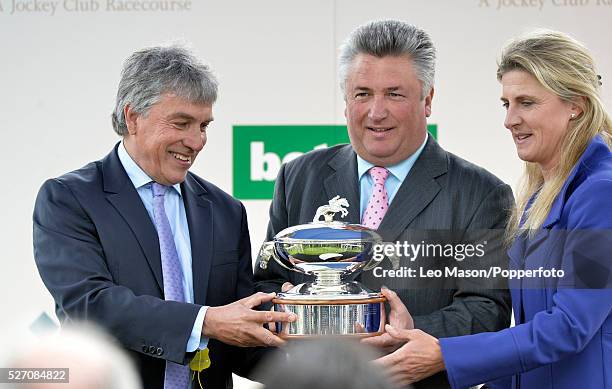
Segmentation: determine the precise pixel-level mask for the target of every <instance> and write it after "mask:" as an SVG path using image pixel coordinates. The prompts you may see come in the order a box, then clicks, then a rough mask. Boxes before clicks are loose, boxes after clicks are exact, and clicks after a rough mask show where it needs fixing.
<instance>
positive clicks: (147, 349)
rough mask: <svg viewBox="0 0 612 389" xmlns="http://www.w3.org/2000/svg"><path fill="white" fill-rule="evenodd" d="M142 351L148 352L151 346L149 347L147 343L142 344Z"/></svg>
mask: <svg viewBox="0 0 612 389" xmlns="http://www.w3.org/2000/svg"><path fill="white" fill-rule="evenodd" d="M142 351H143V352H145V353H148V352H149V348H148V347H147V345H146V344H143V345H142Z"/></svg>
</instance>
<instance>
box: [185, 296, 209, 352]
mask: <svg viewBox="0 0 612 389" xmlns="http://www.w3.org/2000/svg"><path fill="white" fill-rule="evenodd" d="M207 310H208V307H207V306H204V307H202V308H200V311H199V312H198V316H196V319H195V323H193V329H192V330H191V335H190V336H189V340H188V341H187V350H186V352H188V353H189V352H194V351H196V350H202V349H205V348H206V346H207V345H208V338H207V337H203V336H202V329H203V328H204V318H205V317H206V311H207Z"/></svg>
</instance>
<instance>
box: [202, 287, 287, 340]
mask: <svg viewBox="0 0 612 389" xmlns="http://www.w3.org/2000/svg"><path fill="white" fill-rule="evenodd" d="M275 296H276V294H275V293H262V292H259V293H255V294H253V295H251V296H248V297H245V298H243V299H241V300H238V301H236V302H233V303H231V304H227V305H223V306H220V307H209V308H208V310H207V311H206V316H205V317H204V326H203V328H202V334H203V335H204V336H206V337H209V338H214V339H217V340H219V341H221V342H223V343H226V344H230V345H233V346H242V347H254V346H276V347H278V346H282V345H283V344H284V343H285V341H284V340H282V339H281V338H279V337H278V336H276V335H275V334H274V333H272V332H271V331H269V330H267V329H265V328H264V327H263V324H264V323H269V322H293V321H295V320H296V319H297V317H296V316H295V314H293V313H289V312H273V311H256V310H253V309H252V308H254V307H256V306H258V305H260V304H262V303H265V302H268V301H270V300H272V299H273V298H274V297H275Z"/></svg>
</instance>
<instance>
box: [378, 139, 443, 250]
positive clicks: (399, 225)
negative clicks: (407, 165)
mask: <svg viewBox="0 0 612 389" xmlns="http://www.w3.org/2000/svg"><path fill="white" fill-rule="evenodd" d="M447 169H448V166H447V158H446V152H445V151H444V150H442V148H441V147H440V146H439V145H438V143H437V142H436V141H435V140H434V139H433V138H432V137H431V136H429V139H428V140H427V144H426V145H425V148H424V149H423V152H422V153H421V155H420V156H419V158H418V159H417V160H416V162H415V163H414V166H413V167H412V169H410V173H408V175H407V176H406V179H404V182H403V183H402V185H401V186H400V187H399V189H398V191H397V193H396V195H395V197H394V198H393V201H392V202H391V205H390V206H389V209H388V210H387V213H386V215H385V217H384V218H383V220H382V222H381V224H380V227H379V230H380V231H381V232H382V235H383V236H384V237H385V239H386V240H388V241H395V240H396V239H397V238H398V237H399V236H400V234H401V233H402V232H403V231H404V230H405V229H406V227H408V225H409V224H410V223H411V222H412V221H413V220H414V219H415V217H417V215H418V214H419V213H421V211H423V209H425V207H427V205H428V204H429V203H430V202H431V201H432V200H433V199H434V198H435V197H436V195H437V194H438V192H440V185H439V184H438V183H437V182H436V180H435V178H437V177H439V176H441V175H442V174H445V173H446V171H447Z"/></svg>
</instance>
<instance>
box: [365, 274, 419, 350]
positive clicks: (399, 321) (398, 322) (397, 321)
mask: <svg viewBox="0 0 612 389" xmlns="http://www.w3.org/2000/svg"><path fill="white" fill-rule="evenodd" d="M380 292H381V293H382V294H383V296H385V297H386V298H387V302H388V303H389V307H390V308H391V310H390V312H389V316H388V317H389V324H390V325H391V326H392V327H394V328H402V329H408V330H411V329H413V328H414V321H413V320H412V315H411V314H410V312H408V309H407V308H406V306H405V305H404V303H403V302H402V300H401V299H400V298H399V296H398V295H397V293H395V292H394V291H392V290H391V289H389V288H387V287H385V286H383V287H382V288H381V290H380ZM361 342H362V343H364V344H368V345H370V346H374V347H378V348H380V349H382V350H384V351H385V352H386V353H387V354H389V353H392V352H393V351H395V350H397V349H398V348H399V347H401V346H402V345H403V344H404V343H405V341H404V340H402V339H398V338H394V337H393V336H391V335H389V334H388V333H386V332H385V333H384V334H382V335H378V336H373V337H370V338H365V339H363V340H362V341H361Z"/></svg>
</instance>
